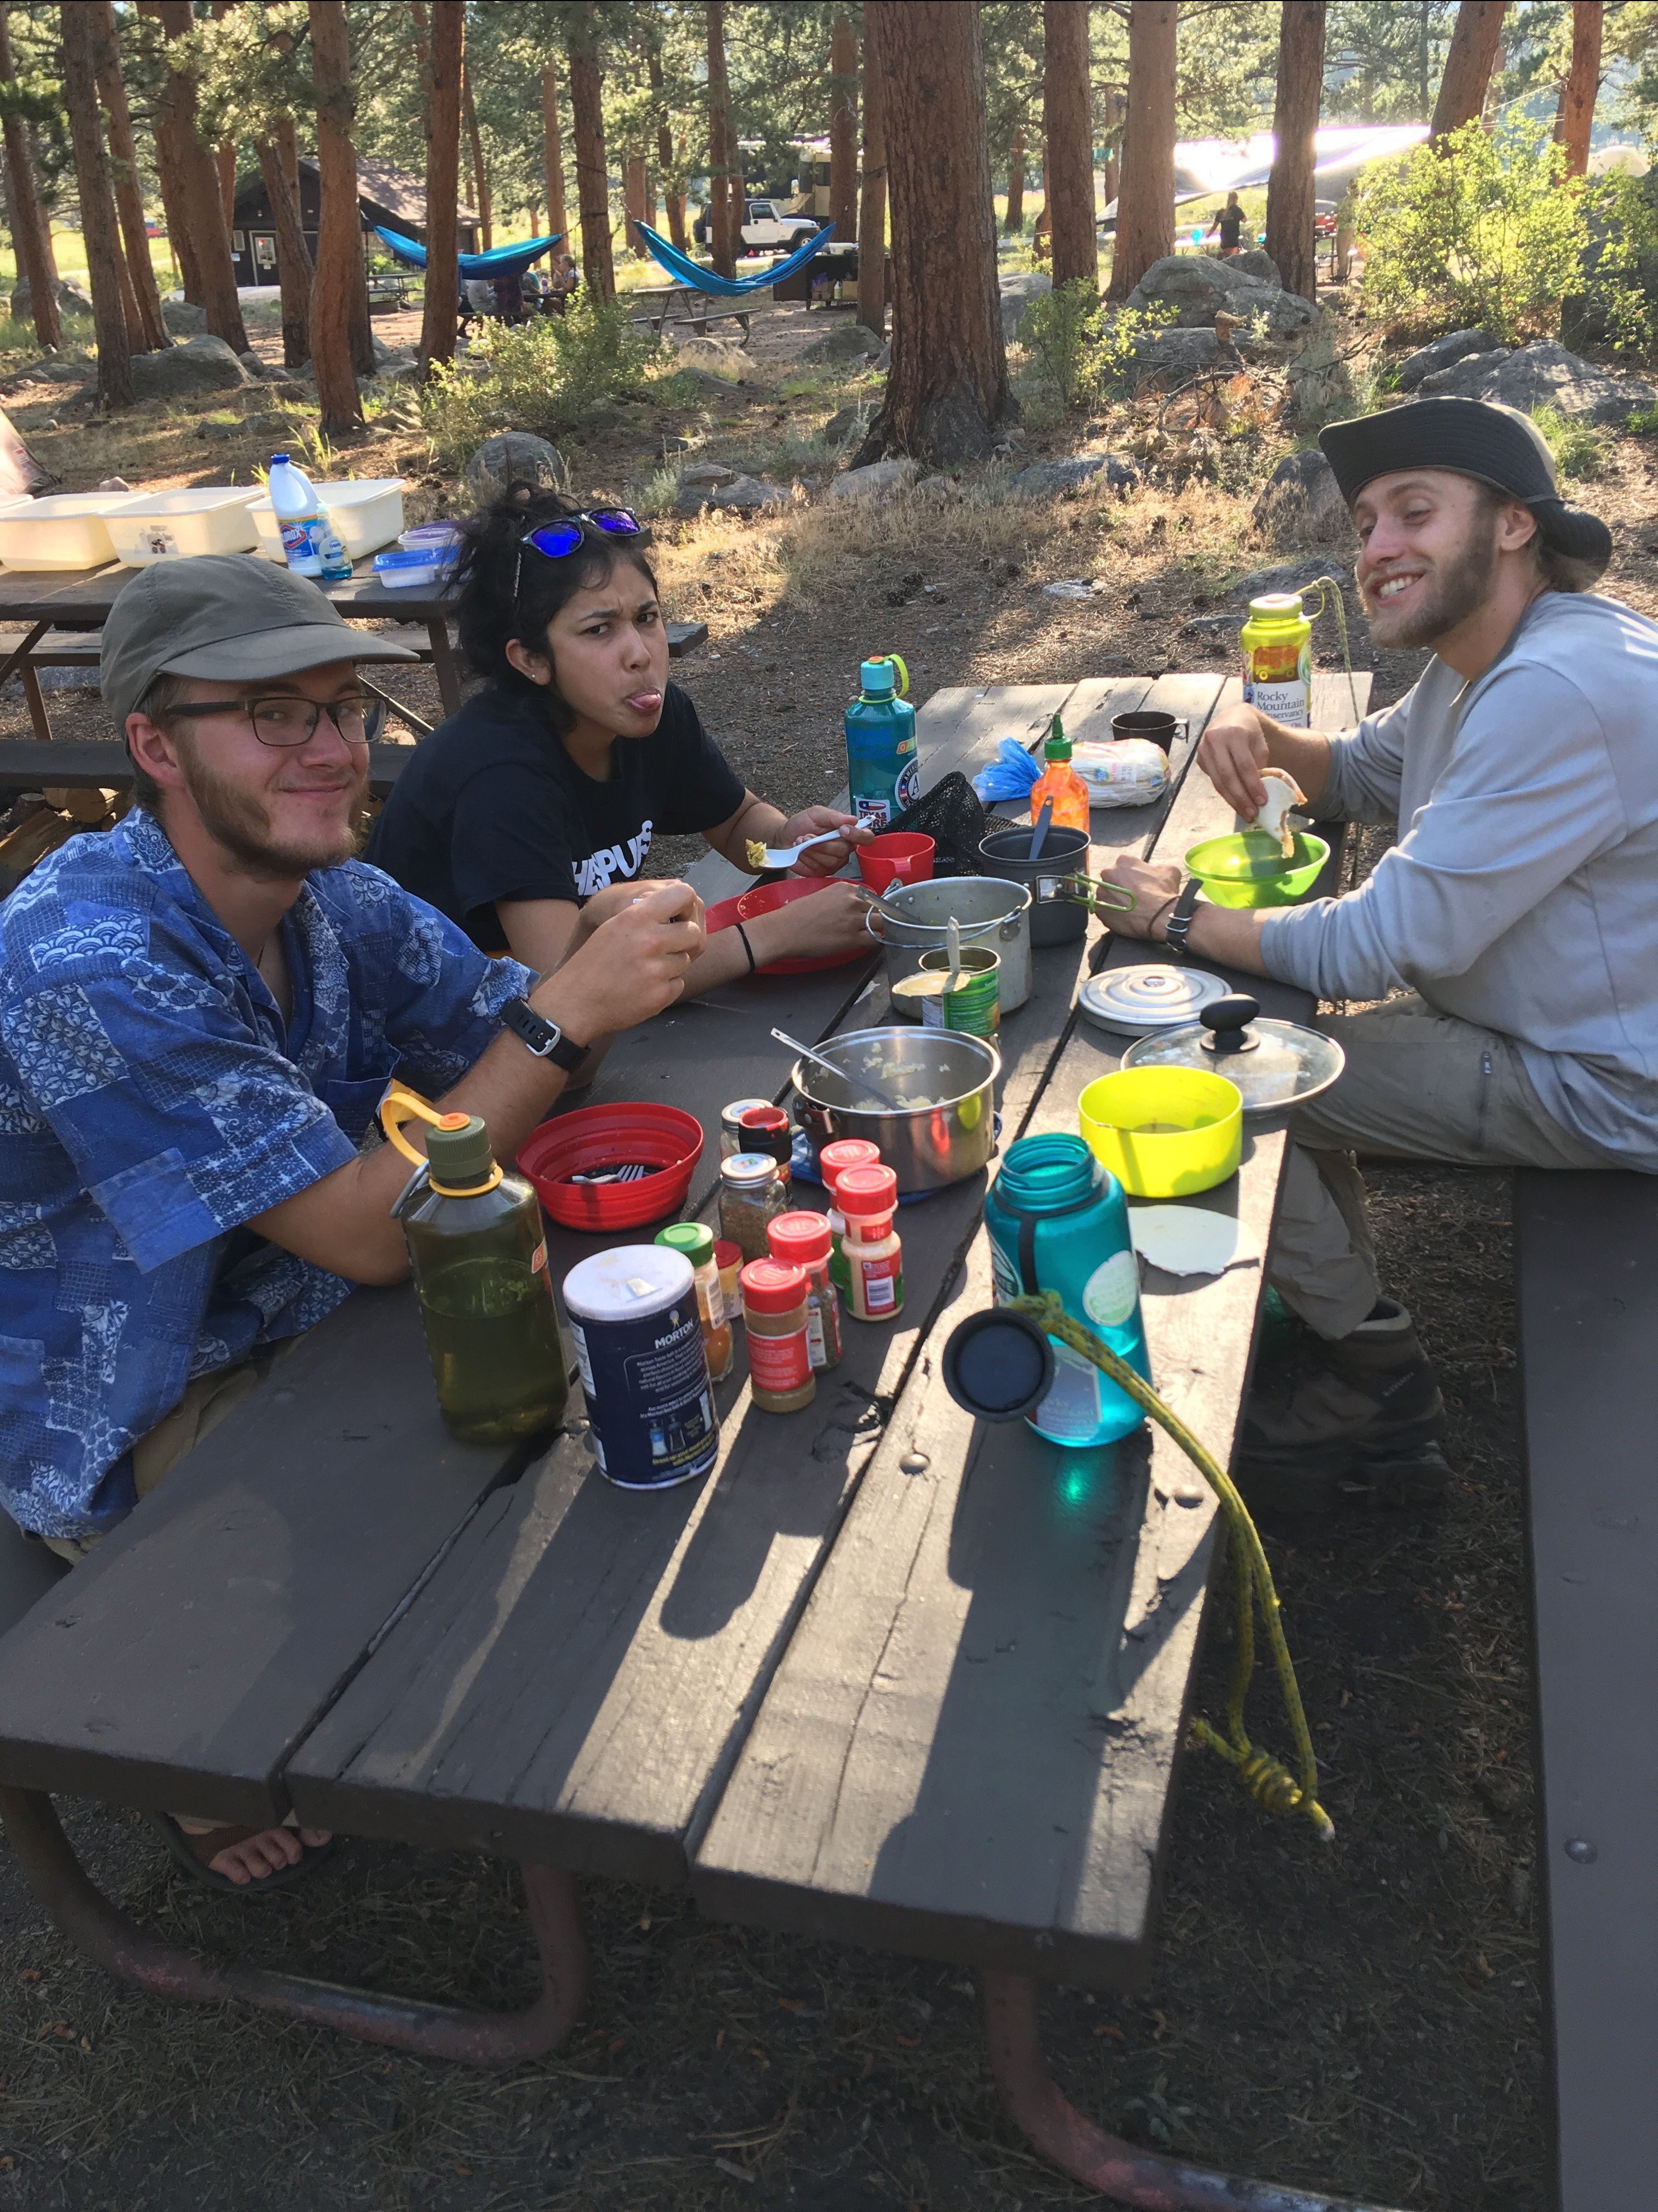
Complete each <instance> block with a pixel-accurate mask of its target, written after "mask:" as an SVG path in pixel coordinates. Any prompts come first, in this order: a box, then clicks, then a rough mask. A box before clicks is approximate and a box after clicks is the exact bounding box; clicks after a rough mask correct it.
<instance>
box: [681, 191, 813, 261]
mask: <svg viewBox="0 0 1658 2212" xmlns="http://www.w3.org/2000/svg"><path fill="white" fill-rule="evenodd" d="M692 228H693V230H694V233H695V239H696V242H697V244H698V245H699V246H706V245H707V244H708V210H707V209H706V208H704V209H702V210H701V213H700V214H699V215H698V216H697V218H696V221H695V224H694V225H693V227H692ZM818 228H819V226H818V223H817V219H816V217H815V216H809V215H795V214H793V213H791V211H790V210H789V206H788V203H787V202H786V200H747V201H745V202H744V206H743V243H744V246H745V247H746V248H747V250H748V251H749V252H750V253H768V252H770V253H793V251H794V249H795V247H796V246H804V245H805V242H806V240H808V239H809V238H814V237H816V235H817V230H818Z"/></svg>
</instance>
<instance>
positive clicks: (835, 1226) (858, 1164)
mask: <svg viewBox="0 0 1658 2212" xmlns="http://www.w3.org/2000/svg"><path fill="white" fill-rule="evenodd" d="M880 1164H881V1148H880V1146H878V1145H872V1143H871V1142H870V1140H869V1139H868V1138H867V1137H836V1138H835V1139H833V1140H832V1141H831V1142H830V1143H829V1144H827V1145H825V1146H823V1148H822V1150H821V1151H820V1152H819V1153H818V1155H817V1172H818V1174H819V1175H821V1176H823V1188H824V1189H825V1190H826V1191H828V1193H829V1280H830V1282H832V1283H833V1284H834V1285H835V1289H836V1290H837V1291H840V1293H841V1297H843V1298H846V1299H847V1300H850V1298H851V1297H852V1278H851V1276H850V1275H849V1274H848V1273H847V1263H846V1259H845V1257H844V1255H843V1254H842V1253H841V1239H842V1238H843V1237H845V1235H846V1233H847V1224H846V1217H845V1215H844V1214H842V1212H841V1209H840V1207H839V1206H836V1204H835V1177H836V1176H838V1175H839V1174H840V1172H841V1169H842V1168H873V1167H878V1166H879V1165H880Z"/></svg>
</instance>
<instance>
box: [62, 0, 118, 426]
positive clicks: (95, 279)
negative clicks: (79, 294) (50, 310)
mask: <svg viewBox="0 0 1658 2212" xmlns="http://www.w3.org/2000/svg"><path fill="white" fill-rule="evenodd" d="M58 19H59V21H60V23H61V26H62V31H63V40H64V106H66V107H67V108H68V110H69V131H70V144H71V145H72V147H73V148H74V150H75V180H76V185H78V186H79V189H80V196H81V237H82V243H83V244H84V245H85V246H86V250H87V273H88V276H90V277H91V279H92V320H93V328H94V331H95V332H96V334H97V344H98V404H99V405H100V407H103V408H106V409H107V410H115V409H117V408H122V407H131V404H132V403H133V398H134V394H133V389H132V356H131V352H130V350H129V349H128V346H127V325H126V313H125V308H124V307H123V306H122V302H121V270H122V267H123V265H124V264H123V262H122V258H121V234H120V231H119V230H118V228H117V227H116V222H115V195H114V193H113V192H112V191H111V189H110V181H109V158H108V156H107V155H106V153H105V151H104V134H103V130H102V127H101V125H100V123H99V120H98V66H97V58H96V55H95V53H94V45H93V42H94V39H95V38H96V36H97V29H98V19H97V17H96V15H95V14H94V11H93V10H92V9H90V8H88V7H87V6H85V5H84V4H83V0H65V4H64V6H62V7H60V8H59V9H58Z"/></svg>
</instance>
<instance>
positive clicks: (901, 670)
mask: <svg viewBox="0 0 1658 2212" xmlns="http://www.w3.org/2000/svg"><path fill="white" fill-rule="evenodd" d="M875 657H876V659H878V660H890V662H891V663H892V665H893V666H894V667H895V668H896V670H897V671H898V696H899V697H900V698H901V699H902V698H903V697H904V696H905V695H906V694H907V693H908V690H909V671H908V669H907V668H906V667H905V665H904V664H903V662H902V660H901V659H899V658H898V655H897V654H896V653H877V655H876V656H875Z"/></svg>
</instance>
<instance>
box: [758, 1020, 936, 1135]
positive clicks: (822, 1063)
mask: <svg viewBox="0 0 1658 2212" xmlns="http://www.w3.org/2000/svg"><path fill="white" fill-rule="evenodd" d="M772 1035H773V1036H774V1037H775V1038H776V1040H777V1042H778V1043H779V1044H786V1045H787V1047H788V1048H789V1050H790V1051H791V1052H798V1053H799V1055H800V1057H801V1058H802V1059H803V1060H816V1061H817V1065H818V1066H819V1067H826V1068H828V1070H829V1073H830V1074H831V1075H838V1076H839V1077H840V1079H841V1082H842V1083H846V1084H850V1085H854V1086H855V1087H857V1088H858V1089H860V1090H864V1091H868V1092H869V1094H870V1096H871V1097H872V1098H878V1099H879V1100H880V1102H881V1103H882V1105H883V1106H884V1108H885V1109H886V1110H887V1112H888V1113H889V1114H908V1112H909V1110H910V1109H909V1108H908V1106H901V1105H900V1104H899V1103H898V1101H897V1100H896V1098H895V1097H893V1096H892V1094H891V1092H890V1091H883V1090H882V1088H881V1087H880V1085H879V1084H878V1083H872V1082H871V1081H870V1079H869V1078H868V1076H866V1075H854V1074H853V1073H852V1072H851V1071H850V1069H848V1068H844V1067H837V1066H835V1062H834V1061H833V1060H826V1059H825V1058H824V1057H823V1054H822V1053H821V1052H814V1051H813V1050H812V1048H811V1046H810V1045H809V1044H802V1043H801V1042H800V1040H799V1037H792V1036H788V1035H787V1034H786V1032H785V1031H784V1030H773V1031H772Z"/></svg>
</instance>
